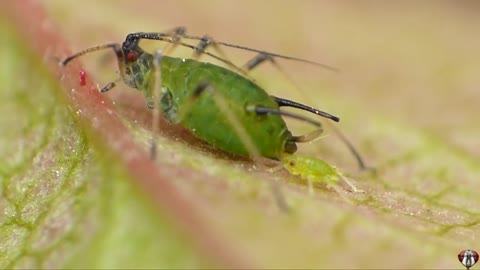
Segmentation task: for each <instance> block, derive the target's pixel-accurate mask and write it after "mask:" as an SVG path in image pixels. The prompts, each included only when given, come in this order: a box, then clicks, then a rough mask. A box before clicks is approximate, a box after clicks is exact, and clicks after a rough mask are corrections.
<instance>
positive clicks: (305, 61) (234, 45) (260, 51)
mask: <svg viewBox="0 0 480 270" xmlns="http://www.w3.org/2000/svg"><path fill="white" fill-rule="evenodd" d="M182 37H183V38H186V39H193V40H201V39H202V38H201V37H198V36H191V35H183V36H182ZM215 42H216V43H217V44H220V45H223V46H226V47H230V48H236V49H240V50H245V51H251V52H258V53H262V54H267V55H270V56H273V57H276V58H281V59H285V60H291V61H297V62H301V63H306V64H310V65H314V66H317V67H321V68H324V69H327V70H330V71H334V72H339V71H340V70H339V69H338V68H336V67H332V66H329V65H326V64H322V63H318V62H315V61H312V60H307V59H303V58H297V57H292V56H287V55H282V54H278V53H272V52H268V51H264V50H259V49H255V48H250V47H247V46H242V45H236V44H232V43H228V42H223V41H215Z"/></svg>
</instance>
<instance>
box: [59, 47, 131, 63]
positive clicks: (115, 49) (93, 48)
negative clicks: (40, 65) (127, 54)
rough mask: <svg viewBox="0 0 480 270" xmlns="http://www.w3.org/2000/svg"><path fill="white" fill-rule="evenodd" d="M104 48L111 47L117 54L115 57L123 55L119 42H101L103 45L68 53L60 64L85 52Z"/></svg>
mask: <svg viewBox="0 0 480 270" xmlns="http://www.w3.org/2000/svg"><path fill="white" fill-rule="evenodd" d="M104 49H113V51H114V52H115V53H116V54H117V57H119V58H122V57H123V53H122V49H121V47H120V44H118V43H108V44H103V45H99V46H95V47H91V48H87V49H85V50H83V51H80V52H77V53H75V54H73V55H70V56H69V57H67V58H65V59H64V60H63V61H62V62H61V64H62V66H66V65H67V64H68V63H69V62H70V61H72V60H73V59H75V58H77V57H80V56H83V55H85V54H89V53H92V52H95V51H100V50H104Z"/></svg>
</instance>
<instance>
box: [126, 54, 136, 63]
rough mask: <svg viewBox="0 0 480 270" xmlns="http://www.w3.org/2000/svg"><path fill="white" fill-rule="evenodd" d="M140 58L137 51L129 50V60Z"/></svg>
mask: <svg viewBox="0 0 480 270" xmlns="http://www.w3.org/2000/svg"><path fill="white" fill-rule="evenodd" d="M137 59H138V54H137V53H136V52H129V53H127V61H128V62H133V61H135V60H137Z"/></svg>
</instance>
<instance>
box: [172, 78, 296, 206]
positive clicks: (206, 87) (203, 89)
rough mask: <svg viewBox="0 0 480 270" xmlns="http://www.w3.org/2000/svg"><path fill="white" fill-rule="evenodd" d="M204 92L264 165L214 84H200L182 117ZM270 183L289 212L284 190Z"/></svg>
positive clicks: (275, 196) (183, 109) (251, 154)
mask: <svg viewBox="0 0 480 270" xmlns="http://www.w3.org/2000/svg"><path fill="white" fill-rule="evenodd" d="M203 94H208V95H211V97H212V98H213V100H214V101H215V104H216V105H217V106H218V108H219V110H220V111H221V112H222V113H223V114H224V115H225V117H226V119H227V120H228V122H229V123H230V124H231V126H232V128H233V129H234V130H235V132H236V133H237V135H238V137H239V139H240V141H242V143H243V145H244V146H245V148H246V149H247V151H248V152H249V153H250V157H251V158H252V160H253V161H254V162H255V163H256V164H258V165H259V166H263V165H262V163H261V162H259V160H258V157H260V156H261V155H260V152H259V151H258V149H257V147H256V146H255V144H254V142H253V140H252V138H251V137H250V136H249V135H248V134H247V133H246V131H245V129H244V128H243V127H242V123H241V122H240V120H239V119H238V118H237V116H236V115H235V114H233V113H232V112H231V111H230V110H229V108H228V104H227V102H226V100H225V97H223V96H222V95H221V94H220V93H219V92H217V91H215V87H214V86H213V85H211V84H209V83H207V82H204V83H201V84H200V85H198V86H197V88H196V89H195V91H194V93H193V95H192V96H191V97H190V100H189V101H187V102H186V104H185V105H184V106H183V107H182V109H181V110H180V112H179V115H180V118H182V117H184V115H186V113H188V111H189V110H190V108H191V106H192V105H193V103H194V102H195V101H196V100H197V99H198V98H199V97H200V96H201V95H203ZM270 185H271V188H272V193H273V196H274V198H275V202H276V204H277V205H278V207H279V208H280V209H281V210H282V211H284V212H288V211H289V210H290V209H289V207H288V204H287V201H286V199H285V196H284V194H283V192H282V190H281V189H280V187H279V186H278V183H277V182H275V181H274V180H270Z"/></svg>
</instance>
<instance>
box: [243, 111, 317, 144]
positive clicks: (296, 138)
mask: <svg viewBox="0 0 480 270" xmlns="http://www.w3.org/2000/svg"><path fill="white" fill-rule="evenodd" d="M246 110H247V111H249V112H255V113H256V114H260V115H261V114H277V115H282V116H286V117H290V118H293V119H297V120H300V121H303V122H307V123H309V124H311V125H313V126H315V127H317V129H316V130H314V131H312V132H309V133H307V134H304V135H301V136H293V137H292V140H293V141H294V142H299V143H302V142H311V141H313V140H316V139H318V138H319V137H320V135H321V134H322V133H323V128H322V123H320V122H318V121H315V120H313V119H310V118H308V117H305V116H303V115H299V114H295V113H291V112H287V111H281V110H279V109H274V108H267V107H262V106H258V105H250V106H247V107H246Z"/></svg>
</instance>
